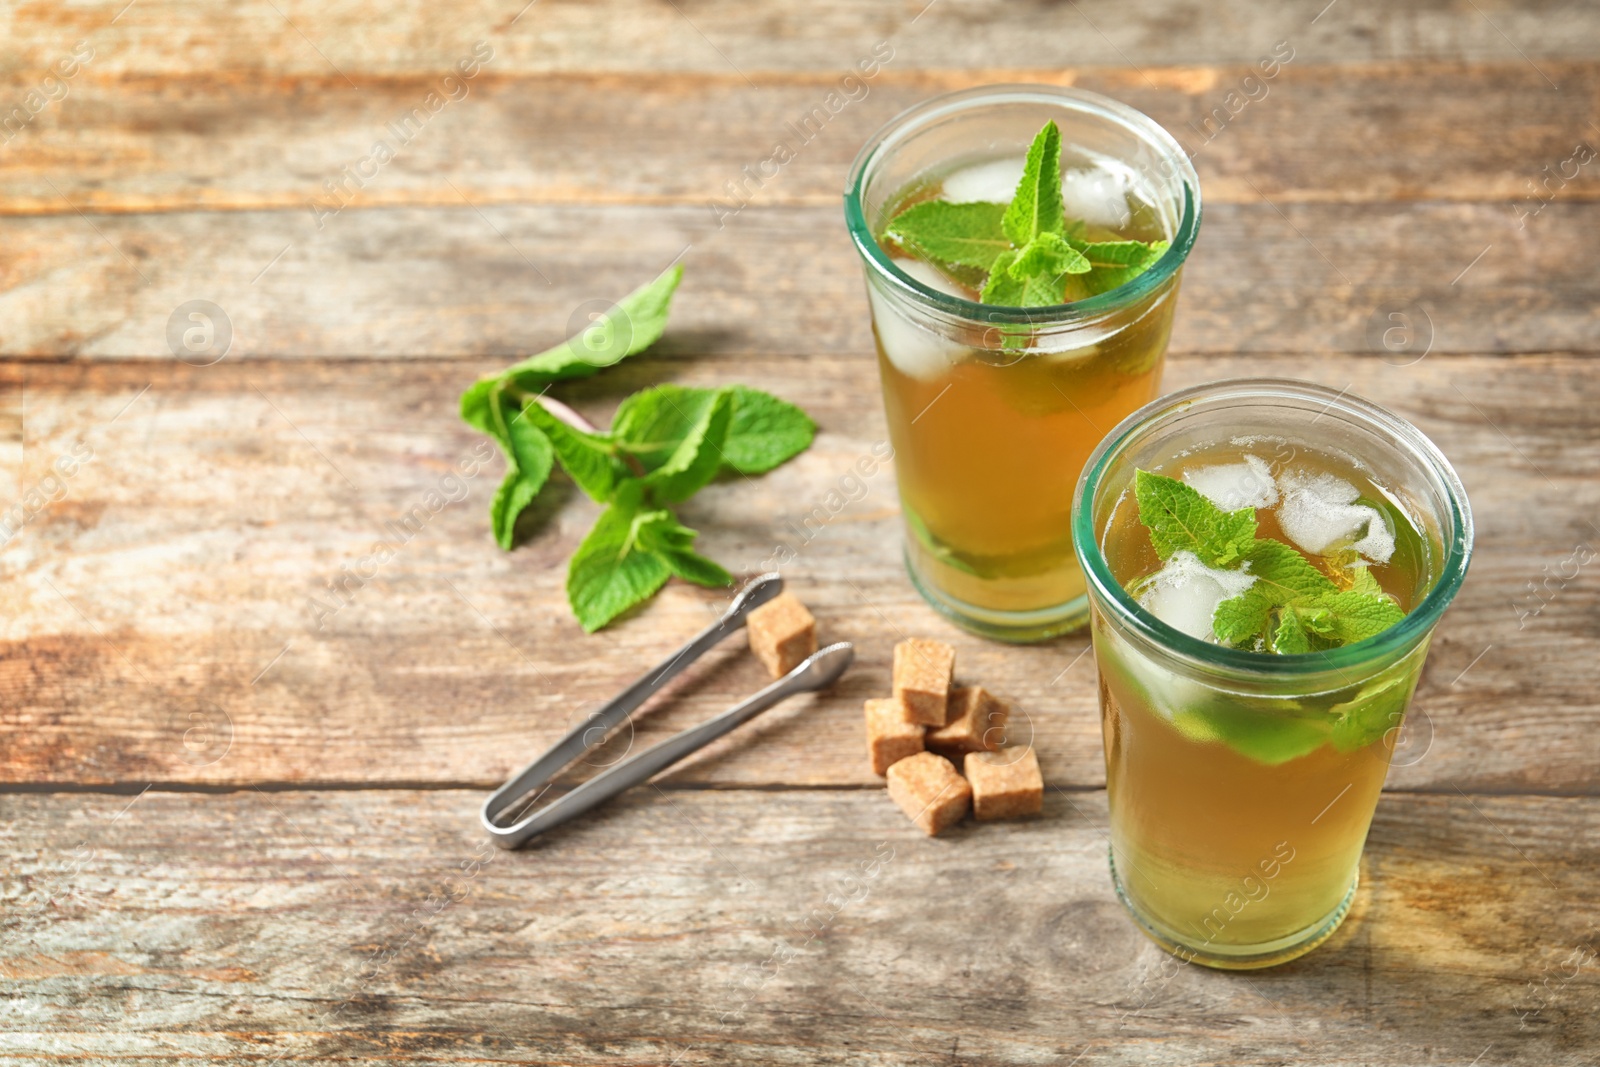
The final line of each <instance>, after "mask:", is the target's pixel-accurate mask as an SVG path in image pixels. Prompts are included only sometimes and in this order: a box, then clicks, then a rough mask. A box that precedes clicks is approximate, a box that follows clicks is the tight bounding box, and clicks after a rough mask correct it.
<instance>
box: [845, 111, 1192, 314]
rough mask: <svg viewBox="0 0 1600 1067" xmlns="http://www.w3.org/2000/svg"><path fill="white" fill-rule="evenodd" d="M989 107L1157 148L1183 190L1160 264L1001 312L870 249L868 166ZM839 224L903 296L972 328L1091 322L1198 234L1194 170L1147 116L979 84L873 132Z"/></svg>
mask: <svg viewBox="0 0 1600 1067" xmlns="http://www.w3.org/2000/svg"><path fill="white" fill-rule="evenodd" d="M994 104H1043V105H1047V106H1053V107H1060V108H1065V109H1068V110H1075V111H1081V112H1084V113H1087V114H1090V115H1094V116H1095V117H1097V118H1101V119H1104V120H1107V121H1109V122H1114V123H1116V124H1118V125H1120V126H1122V127H1123V128H1124V129H1126V130H1128V131H1129V132H1131V133H1133V134H1135V135H1136V136H1138V137H1139V138H1141V139H1142V140H1144V141H1145V142H1147V143H1149V144H1151V145H1152V146H1154V147H1156V148H1158V149H1160V151H1161V152H1162V155H1163V157H1164V161H1165V162H1166V164H1167V165H1168V166H1169V167H1170V169H1171V172H1172V174H1174V175H1176V176H1177V177H1178V178H1179V179H1180V181H1181V183H1182V186H1183V215H1182V217H1181V218H1180V219H1179V221H1178V228H1177V230H1176V231H1175V232H1174V233H1173V235H1172V238H1171V242H1170V244H1169V246H1168V248H1167V250H1166V252H1165V253H1163V254H1162V256H1161V258H1160V259H1158V260H1156V261H1155V263H1154V264H1152V265H1151V267H1150V268H1149V269H1148V270H1146V271H1144V272H1143V273H1142V274H1140V275H1139V276H1138V277H1136V278H1133V279H1132V280H1130V281H1128V282H1126V283H1125V284H1123V285H1119V286H1118V287H1117V288H1115V289H1111V290H1109V291H1107V292H1104V293H1101V294H1099V295H1097V296H1091V297H1088V298H1086V299H1084V300H1076V301H1073V302H1071V303H1066V304H1052V305H1050V306H1048V307H1030V308H1019V307H1007V306H1005V305H1002V304H980V303H978V302H976V301H973V300H967V299H966V298H964V297H959V296H951V295H950V294H949V293H944V292H941V291H939V290H938V289H935V288H933V287H932V286H930V285H927V284H926V283H924V282H920V281H918V280H917V279H915V278H913V277H911V275H909V274H907V273H906V272H905V271H903V270H901V269H900V268H899V267H898V266H896V265H895V263H894V260H893V258H891V257H890V256H889V254H888V253H887V252H885V251H884V250H883V247H882V246H881V245H879V244H878V239H877V237H876V236H875V235H874V234H873V232H872V227H871V226H870V225H868V223H867V218H866V211H865V209H864V208H863V207H862V203H861V198H862V194H863V193H864V192H865V190H866V184H867V180H868V179H869V178H870V177H871V174H872V170H873V164H874V163H876V162H877V161H878V160H879V159H880V158H882V157H883V155H884V154H885V153H886V152H888V151H891V150H892V149H893V148H894V147H895V146H896V144H898V143H899V142H900V140H901V139H903V138H904V137H906V136H908V135H910V134H911V133H913V132H915V131H916V130H918V129H921V128H923V127H925V126H926V125H928V124H929V123H931V122H936V121H938V120H940V119H942V118H945V117H947V116H949V115H952V114H956V113H958V112H961V111H964V110H967V109H969V108H974V107H986V106H990V105H994ZM844 216H845V223H846V225H848V227H849V229H850V237H851V240H853V241H854V242H855V245H856V249H857V250H858V251H859V252H860V253H861V257H862V259H863V260H864V261H865V262H867V263H869V264H871V265H872V266H873V267H875V268H876V269H877V270H878V271H879V272H880V273H881V274H882V275H883V276H884V277H886V278H887V279H888V280H889V281H891V282H893V283H894V284H895V285H896V286H897V287H899V288H900V289H901V290H903V291H904V292H905V293H906V294H907V295H909V296H911V297H912V298H913V299H915V300H917V301H919V302H921V303H922V304H925V305H930V306H932V307H934V308H936V309H938V310H939V311H942V312H944V313H946V314H949V315H956V316H959V317H961V318H963V319H968V320H974V321H977V322H984V323H991V324H1006V325H1012V324H1014V325H1036V324H1038V323H1047V322H1048V323H1057V322H1063V321H1065V322H1071V321H1074V320H1077V319H1092V318H1095V317H1097V316H1100V315H1104V314H1106V313H1108V312H1113V311H1117V310H1120V309H1122V308H1124V307H1127V306H1128V305H1130V304H1134V303H1137V302H1138V301H1139V300H1141V299H1143V298H1144V297H1146V296H1149V295H1150V294H1151V293H1153V292H1155V291H1156V290H1157V289H1159V288H1160V287H1161V286H1162V284H1163V283H1165V282H1166V281H1167V279H1169V278H1171V277H1172V276H1173V275H1174V274H1176V273H1177V271H1178V268H1179V267H1181V266H1183V263H1184V260H1186V259H1188V258H1189V250H1190V249H1192V248H1193V247H1194V242H1195V238H1196V237H1197V236H1198V235H1199V233H1200V179H1199V177H1198V176H1197V175H1196V174H1195V170H1194V164H1193V163H1191V162H1190V161H1189V154H1188V153H1187V152H1186V151H1184V148H1183V146H1182V145H1180V144H1179V143H1178V141H1177V139H1176V138H1174V137H1173V136H1172V134H1170V133H1168V132H1167V131H1166V130H1165V129H1164V128H1163V127H1162V126H1161V125H1160V124H1159V123H1157V122H1156V121H1155V120H1154V119H1152V118H1150V117H1149V116H1148V115H1146V114H1144V113H1143V112H1142V111H1139V110H1137V109H1135V108H1131V107H1129V106H1128V105H1126V104H1123V103H1119V102H1118V101H1116V100H1113V99H1111V98H1110V97H1107V96H1101V95H1100V94H1099V93H1091V92H1086V91H1085V90H1082V89H1068V88H1063V87H1060V86H1054V85H1025V84H1019V85H984V86H979V87H977V88H973V89H962V90H959V91H957V92H953V93H945V94H942V95H940V96H935V97H932V98H930V99H928V100H924V101H923V102H922V103H920V104H917V105H916V106H914V107H911V108H908V109H906V110H905V111H902V112H901V113H900V114H899V115H896V116H895V117H894V118H893V119H891V120H889V121H888V122H887V123H885V124H884V125H883V126H882V127H880V128H879V130H878V132H877V133H875V134H873V135H872V137H871V138H869V139H868V140H867V143H866V144H865V145H863V146H862V148H861V151H860V152H858V153H857V154H856V158H855V162H854V163H852V164H851V165H850V177H849V180H848V181H847V182H846V184H845V192H844Z"/></svg>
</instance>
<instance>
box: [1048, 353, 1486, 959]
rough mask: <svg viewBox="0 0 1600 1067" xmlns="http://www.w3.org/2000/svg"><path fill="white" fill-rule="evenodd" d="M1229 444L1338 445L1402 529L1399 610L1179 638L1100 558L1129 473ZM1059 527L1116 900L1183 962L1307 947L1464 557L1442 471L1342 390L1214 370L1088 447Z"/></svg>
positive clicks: (1121, 511) (1348, 872)
mask: <svg viewBox="0 0 1600 1067" xmlns="http://www.w3.org/2000/svg"><path fill="white" fill-rule="evenodd" d="M1230 442H1231V443H1233V444H1234V446H1235V447H1240V448H1245V447H1248V448H1250V449H1251V450H1252V451H1253V452H1258V453H1261V454H1268V453H1271V454H1274V455H1275V456H1277V457H1281V458H1282V459H1283V460H1284V461H1285V462H1286V463H1292V462H1293V457H1295V456H1296V455H1298V454H1300V453H1302V452H1304V453H1311V454H1317V455H1321V456H1336V457H1340V458H1341V459H1342V461H1344V462H1348V463H1351V464H1352V465H1353V466H1354V467H1356V468H1357V469H1359V470H1360V471H1361V472H1362V474H1363V475H1365V476H1367V477H1369V478H1370V479H1371V482H1372V483H1373V484H1374V485H1375V486H1378V487H1380V492H1381V493H1382V494H1383V495H1384V496H1385V497H1386V502H1387V505H1389V506H1392V507H1393V509H1394V511H1395V513H1396V514H1398V515H1401V516H1404V518H1405V520H1406V521H1407V522H1408V523H1409V524H1410V525H1411V527H1412V532H1414V533H1415V534H1416V536H1415V538H1411V537H1410V534H1409V533H1408V535H1407V538H1408V542H1409V543H1410V544H1411V545H1412V547H1411V548H1409V549H1407V550H1406V557H1405V560H1404V562H1403V564H1402V566H1403V567H1404V568H1405V570H1404V574H1405V575H1406V578H1405V583H1406V585H1407V586H1413V587H1414V588H1407V589H1406V590H1405V591H1406V592H1407V593H1409V594H1410V596H1409V598H1407V597H1405V596H1402V601H1404V600H1406V599H1409V602H1410V603H1411V604H1412V605H1414V606H1413V608H1412V610H1411V611H1410V612H1409V613H1408V614H1407V615H1406V616H1405V618H1404V619H1403V620H1402V621H1400V622H1398V623H1396V624H1395V625H1394V626H1392V627H1390V628H1389V629H1387V630H1385V631H1383V632H1382V633H1381V634H1379V635H1377V636H1376V637H1372V638H1369V639H1367V640H1365V641H1360V642H1357V643H1355V644H1351V645H1347V646H1344V647H1339V648H1333V649H1331V650H1327V651H1321V652H1310V653H1305V654H1301V655H1291V656H1283V655H1274V654H1271V653H1266V652H1254V651H1245V650H1242V649H1235V648H1228V647H1224V646H1221V645H1218V644H1214V643H1212V642H1210V641H1206V640H1200V639H1197V638H1195V637H1192V636H1190V635H1188V634H1186V633H1183V632H1181V631H1179V630H1177V629H1174V628H1173V627H1171V626H1169V625H1167V624H1166V623H1164V622H1162V621H1161V620H1160V619H1158V618H1156V617H1155V616H1154V615H1152V614H1151V613H1150V612H1149V611H1147V610H1146V609H1145V608H1143V607H1142V606H1140V604H1139V603H1138V602H1137V600H1135V599H1134V597H1133V596H1131V595H1130V594H1129V592H1128V590H1127V589H1126V588H1125V587H1124V585H1123V584H1122V582H1121V581H1119V580H1118V577H1117V575H1116V573H1115V571H1116V566H1115V564H1116V561H1117V559H1118V553H1119V551H1120V549H1119V546H1120V545H1121V544H1124V543H1131V536H1130V540H1129V541H1128V542H1123V541H1121V540H1120V539H1119V531H1120V532H1121V534H1124V535H1125V534H1127V533H1128V530H1129V528H1130V524H1135V525H1136V524H1137V523H1138V519H1137V517H1136V514H1137V511H1136V505H1135V504H1134V503H1133V499H1132V498H1133V492H1132V484H1133V476H1134V472H1135V470H1139V469H1143V470H1157V471H1159V470H1160V469H1161V468H1162V467H1163V466H1164V465H1168V464H1171V463H1172V462H1173V461H1174V460H1176V459H1178V458H1179V457H1184V456H1193V455H1195V454H1196V453H1199V452H1203V451H1205V450H1208V449H1214V448H1215V447H1216V446H1218V445H1219V444H1221V445H1223V446H1227V445H1228V444H1229V443H1230ZM1072 521H1073V531H1074V533H1075V535H1076V539H1077V546H1078V554H1079V558H1080V559H1081V560H1082V563H1083V570H1084V573H1085V575H1086V576H1087V578H1088V583H1089V599H1090V603H1091V606H1092V612H1093V622H1092V626H1091V633H1092V636H1093V642H1094V652H1095V662H1096V665H1097V666H1098V668H1099V675H1100V709H1101V726H1102V731H1103V738H1104V742H1105V757H1106V793H1107V802H1108V805H1109V808H1110V818H1111V867H1112V881H1113V882H1114V884H1115V886H1116V889H1117V893H1118V895H1119V896H1120V897H1121V899H1122V902H1123V904H1124V905H1126V907H1127V909H1128V911H1129V912H1131V913H1132V915H1133V918H1134V920H1135V921H1136V922H1137V923H1138V924H1139V926H1140V927H1141V928H1143V930H1144V931H1145V932H1146V933H1147V934H1149V935H1150V937H1152V938H1153V939H1154V940H1155V941H1156V942H1157V943H1158V944H1160V945H1162V946H1163V947H1164V948H1166V949H1167V950H1168V951H1170V952H1173V953H1175V954H1176V955H1178V956H1180V957H1182V958H1183V959H1185V960H1189V961H1192V962H1196V963H1202V964H1205V965H1207V966H1211V967H1219V968H1227V969H1247V968H1255V967H1266V966H1271V965H1273V964H1277V963H1282V962H1284V961H1286V960H1290V959H1293V958H1295V957H1296V956H1299V955H1302V954H1304V953H1306V952H1309V951H1310V950H1311V949H1313V948H1315V947H1316V946H1317V945H1318V944H1320V943H1322V941H1323V940H1325V939H1326V938H1327V937H1328V936H1329V935H1331V934H1332V933H1333V931H1334V930H1335V929H1336V928H1337V927H1338V925H1339V923H1340V922H1341V921H1343V919H1344V916H1345V914H1346V912H1347V911H1348V910H1349V907H1350V902H1351V900H1352V898H1353V897H1354V895H1355V891H1356V883H1357V879H1358V875H1359V868H1360V861H1361V852H1362V848H1363V846H1364V845H1365V842H1366V837H1367V829H1368V826H1369V825H1370V824H1371V822H1372V814H1373V809H1374V808H1375V807H1376V805H1377V802H1378V794H1379V791H1380V790H1381V789H1382V787H1383V779H1384V775H1385V774H1386V773H1387V771H1388V767H1389V759H1390V756H1391V754H1392V753H1393V750H1394V745H1395V740H1396V738H1397V736H1398V734H1399V730H1400V727H1401V725H1402V723H1403V721H1404V716H1405V712H1406V708H1407V705H1408V704H1409V702H1410V699H1411V694H1412V691H1413V690H1414V689H1415V687H1416V684H1417V678H1418V676H1419V674H1420V673H1421V670H1422V663H1423V658H1424V657H1425V656H1426V655H1427V651H1428V641H1429V639H1430V637H1431V635H1432V634H1433V630H1434V626H1435V625H1436V624H1437V623H1438V622H1439V618H1440V616H1441V615H1442V614H1443V612H1444V610H1445V608H1446V607H1447V606H1448V605H1449V604H1450V601H1451V599H1452V598H1454V596H1455V595H1456V592H1457V590H1459V589H1460V587H1461V582H1462V580H1463V579H1464V578H1465V576H1466V573H1467V563H1468V560H1469V558H1470V556H1471V554H1472V515H1471V512H1470V510H1469V508H1468V505H1467V498H1466V493H1465V491H1464V490H1463V489H1462V486H1461V482H1460V479H1458V478H1457V477H1456V473H1455V471H1454V470H1453V469H1451V466H1450V464H1449V462H1448V461H1447V460H1446V459H1445V457H1444V456H1443V455H1442V454H1441V453H1440V451H1439V449H1438V448H1436V447H1435V446H1434V444H1433V443H1432V442H1431V441H1429V440H1428V439H1427V438H1426V437H1425V436H1423V434H1422V433H1421V432H1420V431H1419V430H1417V428H1416V427H1414V426H1412V425H1411V424H1410V423H1408V422H1406V421H1405V420H1404V419H1401V418H1400V417H1398V416H1396V415H1394V414H1391V413H1390V412H1388V411H1386V410H1384V409H1383V408H1381V407H1378V406H1377V405H1375V404H1372V403H1369V402H1367V401H1365V400H1360V399H1357V398H1356V397H1353V396H1351V395H1350V394H1349V393H1348V392H1345V391H1340V392H1335V391H1333V390H1331V389H1326V388H1324V387H1322V386H1318V385H1312V384H1309V383H1305V382H1294V381H1278V380H1271V379H1241V380H1234V381H1222V382H1215V383H1212V384H1209V385H1202V386H1197V387H1195V388H1193V389H1187V390H1184V391H1182V392H1178V393H1174V394H1172V395H1170V396H1167V397H1163V398H1162V399H1160V400H1158V401H1156V402H1155V403H1152V404H1150V405H1149V406H1147V407H1145V408H1143V409H1142V410H1140V411H1137V412H1135V413H1134V414H1133V415H1131V416H1130V417H1129V418H1127V419H1126V420H1125V421H1124V422H1123V423H1122V424H1121V425H1120V426H1118V427H1116V429H1114V430H1113V431H1112V432H1111V433H1110V435H1108V436H1107V437H1106V439H1105V440H1104V441H1103V442H1102V443H1101V444H1100V446H1099V447H1098V448H1097V449H1095V452H1094V455H1093V456H1091V457H1090V459H1089V462H1088V465H1087V467H1086V468H1085V470H1084V473H1083V478H1082V480H1081V481H1080V483H1079V486H1078V493H1077V502H1076V505H1075V507H1074V510H1073V517H1072ZM1138 529H1140V530H1142V526H1140V527H1138ZM1397 558H1399V557H1397ZM1132 577H1133V576H1131V575H1124V578H1127V579H1128V580H1130V581H1131V580H1132Z"/></svg>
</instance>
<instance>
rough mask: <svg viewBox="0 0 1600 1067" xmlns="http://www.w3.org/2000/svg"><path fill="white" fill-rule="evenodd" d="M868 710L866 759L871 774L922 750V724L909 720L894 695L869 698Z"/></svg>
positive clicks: (886, 769)
mask: <svg viewBox="0 0 1600 1067" xmlns="http://www.w3.org/2000/svg"><path fill="white" fill-rule="evenodd" d="M865 706H866V711H867V758H868V759H870V760H871V761H872V773H873V774H883V773H885V772H886V771H888V769H889V767H890V765H891V764H893V763H895V762H897V761H899V760H903V759H905V758H906V757H907V756H914V755H916V754H917V753H918V752H921V751H922V727H920V726H918V725H917V724H915V723H910V722H906V720H905V717H904V716H902V715H901V714H900V702H899V701H898V700H895V699H893V698H892V697H885V698H882V699H877V700H869V701H867V703H866V705H865Z"/></svg>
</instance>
